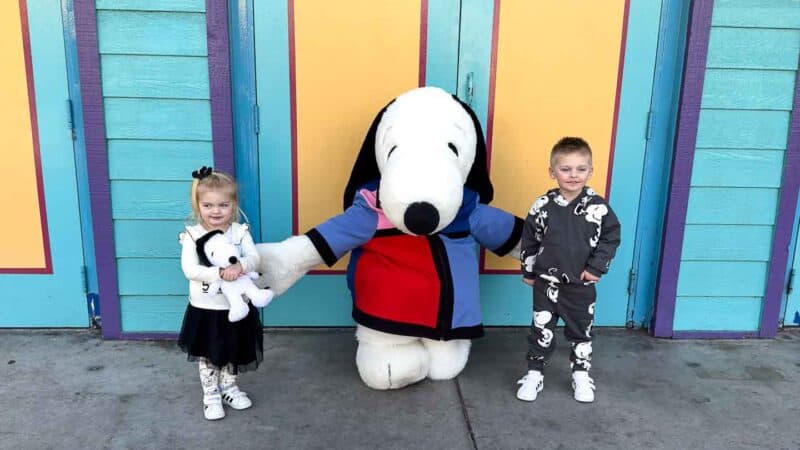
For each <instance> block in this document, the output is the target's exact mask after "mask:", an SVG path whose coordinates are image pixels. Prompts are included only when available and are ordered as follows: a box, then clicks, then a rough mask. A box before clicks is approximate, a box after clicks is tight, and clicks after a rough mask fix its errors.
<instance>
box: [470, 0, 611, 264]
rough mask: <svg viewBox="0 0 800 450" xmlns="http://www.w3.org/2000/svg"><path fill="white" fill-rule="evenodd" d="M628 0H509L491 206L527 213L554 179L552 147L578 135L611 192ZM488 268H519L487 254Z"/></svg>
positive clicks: (503, 22)
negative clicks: (610, 169)
mask: <svg viewBox="0 0 800 450" xmlns="http://www.w3.org/2000/svg"><path fill="white" fill-rule="evenodd" d="M624 13H625V1H624V0H614V1H610V0H609V1H603V2H586V1H579V0H568V1H559V2H533V1H526V0H511V1H504V2H502V5H501V7H500V17H499V22H498V30H497V67H496V72H495V86H496V87H495V97H494V116H493V117H494V119H493V122H494V130H493V133H492V137H491V139H492V148H491V173H492V182H493V184H494V187H495V193H496V195H495V201H494V202H493V205H495V206H497V207H499V208H503V209H506V210H508V211H512V212H514V213H515V214H517V215H520V216H522V217H525V215H526V213H527V211H528V208H529V207H530V205H531V203H532V202H533V200H534V199H535V198H536V197H537V196H538V195H540V194H542V193H544V192H545V191H547V190H548V189H550V188H552V187H555V186H556V184H555V182H554V181H553V180H551V179H550V177H549V176H548V173H547V167H548V164H549V154H550V149H551V148H552V147H553V144H555V142H556V141H558V139H560V138H561V137H563V136H580V137H583V138H584V139H586V140H587V141H588V142H589V145H591V146H592V150H593V153H594V176H593V178H592V180H591V181H590V182H589V185H590V186H592V187H593V188H594V189H595V190H596V191H597V192H599V193H601V194H602V193H604V192H605V190H606V184H607V180H606V173H607V170H608V164H609V154H610V152H611V140H612V129H613V126H614V121H615V117H614V112H615V111H614V109H615V102H616V98H617V74H618V72H619V63H620V56H621V55H620V48H621V44H622V38H623V36H622V32H623V21H624ZM485 267H486V268H487V269H490V270H493V269H510V270H519V264H517V263H514V262H512V261H510V260H508V259H507V258H505V259H502V260H501V259H500V258H497V257H496V256H494V255H491V254H487V257H486V263H485Z"/></svg>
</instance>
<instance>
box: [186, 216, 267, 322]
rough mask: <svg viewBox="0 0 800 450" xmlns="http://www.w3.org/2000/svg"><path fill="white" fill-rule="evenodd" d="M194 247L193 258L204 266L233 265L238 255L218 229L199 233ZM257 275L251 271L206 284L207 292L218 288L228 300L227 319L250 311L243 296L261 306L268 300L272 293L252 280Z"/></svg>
mask: <svg viewBox="0 0 800 450" xmlns="http://www.w3.org/2000/svg"><path fill="white" fill-rule="evenodd" d="M195 245H196V246H197V257H198V259H199V260H200V264H203V265H204V266H207V267H221V268H223V269H225V268H227V267H230V266H231V265H232V264H236V262H237V261H239V258H241V257H242V255H240V254H239V250H238V249H237V248H236V246H235V245H233V244H232V243H231V242H229V241H228V238H226V237H225V234H224V233H223V232H222V231H220V230H214V231H210V232H208V233H206V234H204V235H203V236H201V237H200V238H199V239H197V241H196V242H195ZM256 278H258V274H257V273H255V272H249V273H245V274H242V275H241V276H240V277H239V278H237V279H236V280H234V281H225V280H219V281H214V282H213V283H211V284H210V285H209V286H208V289H207V292H208V293H209V295H216V294H217V292H219V291H222V293H223V294H224V295H225V298H226V299H228V304H229V306H230V308H229V309H228V320H229V321H230V322H238V321H240V320H242V319H244V318H245V317H247V314H248V313H249V312H250V309H249V308H248V307H247V303H245V301H244V298H243V296H247V298H249V299H250V301H251V302H253V305H254V306H257V307H259V308H263V307H265V306H267V305H268V304H269V302H271V301H272V297H273V295H274V294H273V292H272V291H271V290H269V289H259V288H258V287H257V286H256V285H255V283H253V280H255V279H256Z"/></svg>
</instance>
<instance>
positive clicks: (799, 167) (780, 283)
mask: <svg viewBox="0 0 800 450" xmlns="http://www.w3.org/2000/svg"><path fill="white" fill-rule="evenodd" d="M783 161H784V162H783V183H782V185H781V191H780V202H779V203H778V215H777V218H776V220H775V234H774V235H773V236H775V237H774V238H773V240H772V254H771V256H770V258H769V278H767V290H766V294H765V296H764V309H763V310H762V311H761V329H760V331H759V333H758V336H759V337H769V338H771V337H775V334H776V333H777V332H778V321H779V320H780V312H781V300H782V299H783V293H784V287H785V286H786V285H785V283H786V276H787V273H786V270H787V264H788V262H789V242H790V241H791V239H792V231H793V230H792V228H793V227H794V216H795V208H796V207H797V191H798V189H800V71H798V72H797V75H796V76H795V82H794V106H793V107H792V122H791V124H790V125H789V139H788V143H787V145H786V156H785V157H784V159H783Z"/></svg>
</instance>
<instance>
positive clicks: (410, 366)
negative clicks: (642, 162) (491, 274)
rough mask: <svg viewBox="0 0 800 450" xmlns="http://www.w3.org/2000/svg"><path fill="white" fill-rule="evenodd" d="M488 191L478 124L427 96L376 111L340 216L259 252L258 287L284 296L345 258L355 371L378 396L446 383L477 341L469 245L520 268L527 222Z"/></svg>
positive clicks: (427, 92) (455, 106)
mask: <svg viewBox="0 0 800 450" xmlns="http://www.w3.org/2000/svg"><path fill="white" fill-rule="evenodd" d="M492 196H493V189H492V185H491V182H490V180H489V173H488V170H487V165H486V144H485V142H484V138H483V133H482V131H481V127H480V123H479V122H478V119H477V117H476V116H475V113H474V112H473V111H472V110H471V109H470V108H469V107H468V106H467V105H466V104H464V103H462V102H461V101H460V100H458V98H456V97H455V96H453V95H450V94H448V93H447V92H445V91H443V90H441V89H439V88H434V87H424V88H418V89H414V90H411V91H408V92H406V93H404V94H402V95H400V96H399V97H397V98H396V99H395V100H393V101H392V102H391V103H389V104H388V105H387V106H386V107H384V108H383V110H381V111H380V113H379V114H378V116H377V117H376V118H375V120H374V122H373V123H372V126H371V127H370V129H369V132H368V133H367V136H366V139H365V140H364V144H363V146H362V148H361V151H360V153H359V155H358V157H357V159H356V162H355V164H354V167H353V171H352V173H351V175H350V180H349V182H348V184H347V187H346V188H345V192H344V212H343V213H342V214H340V215H338V216H335V217H333V218H331V219H329V220H327V221H325V222H323V223H322V224H319V225H318V226H316V227H314V228H313V229H311V230H310V231H308V232H307V233H306V234H305V235H302V236H293V237H290V238H288V239H287V240H285V241H283V242H280V243H268V244H258V245H256V248H257V249H258V252H259V253H260V255H261V261H262V267H261V270H260V271H261V272H262V274H263V276H262V278H260V279H259V280H258V281H257V283H258V284H259V285H265V286H270V287H271V288H272V289H273V290H274V291H275V293H276V294H281V293H283V292H285V291H286V289H288V288H289V287H290V286H291V285H292V284H294V283H295V282H296V281H297V280H298V279H299V278H300V277H302V276H303V275H304V274H305V273H306V272H308V271H309V270H310V269H311V268H313V267H314V266H316V265H318V264H320V263H323V262H324V263H326V264H327V265H329V266H331V265H333V264H334V263H335V262H336V261H337V260H338V259H339V258H341V257H342V256H344V255H345V254H346V253H348V252H351V258H350V264H349V266H348V270H347V283H348V287H349V288H350V291H351V293H352V297H353V319H354V320H355V322H356V324H357V325H356V338H357V340H358V350H357V352H356V365H357V367H358V372H359V375H360V376H361V379H362V380H363V381H364V383H365V384H366V385H367V386H369V387H371V388H374V389H399V388H402V387H404V386H407V385H409V384H412V383H416V382H418V381H420V380H422V379H424V378H426V377H427V378H430V379H434V380H444V379H451V378H453V377H455V376H456V375H458V374H459V373H460V372H461V370H462V369H463V368H464V366H465V364H466V362H467V359H468V357H469V350H470V344H471V341H470V340H471V339H473V338H477V337H480V336H482V335H483V324H482V321H481V310H480V299H479V289H478V268H479V263H478V255H479V253H478V252H477V248H476V244H478V245H481V246H483V247H485V248H487V249H489V250H491V251H493V252H494V253H496V254H498V255H501V256H502V255H506V254H509V255H510V256H512V257H514V258H517V259H518V258H519V240H520V236H521V232H522V219H520V218H518V217H515V216H513V215H512V214H509V213H506V212H504V211H501V210H499V209H496V208H493V207H491V206H488V203H489V202H490V201H491V200H492Z"/></svg>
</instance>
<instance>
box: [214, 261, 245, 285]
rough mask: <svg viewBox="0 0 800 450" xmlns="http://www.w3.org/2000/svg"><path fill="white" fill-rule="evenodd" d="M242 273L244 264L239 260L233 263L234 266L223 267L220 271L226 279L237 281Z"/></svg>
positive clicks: (221, 275)
mask: <svg viewBox="0 0 800 450" xmlns="http://www.w3.org/2000/svg"><path fill="white" fill-rule="evenodd" d="M241 274H242V265H241V264H239V263H238V262H237V263H236V264H233V265H232V266H230V267H228V268H226V269H222V270H221V271H220V273H219V276H220V277H222V279H223V280H225V281H236V279H237V278H239V275H241Z"/></svg>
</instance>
